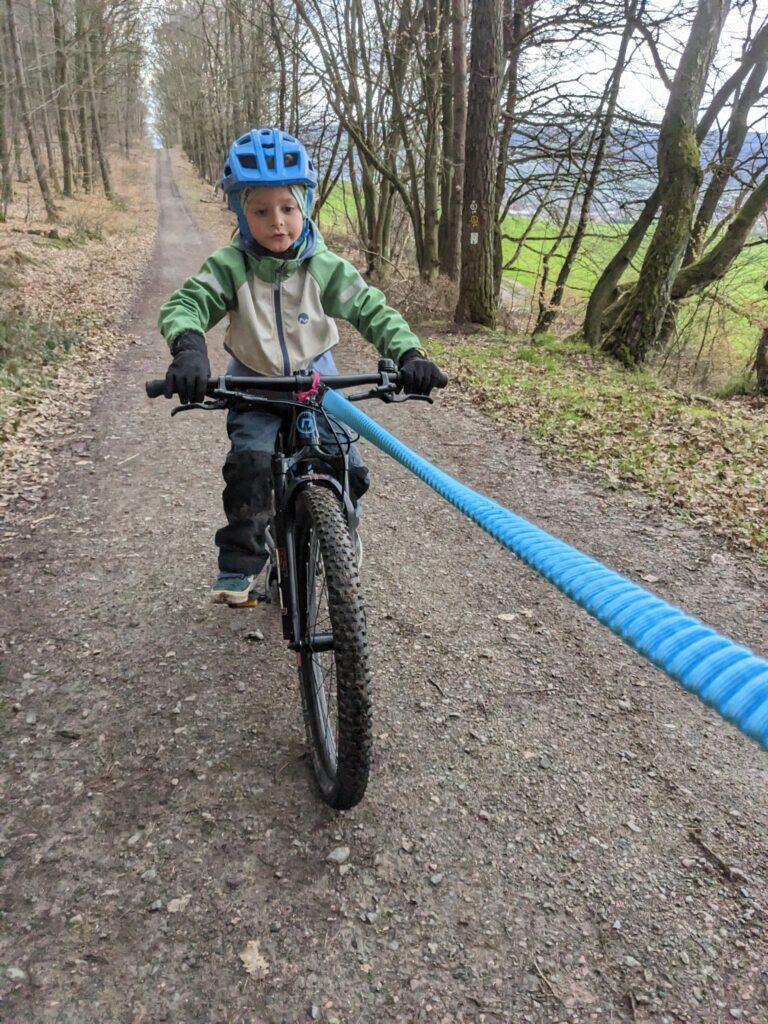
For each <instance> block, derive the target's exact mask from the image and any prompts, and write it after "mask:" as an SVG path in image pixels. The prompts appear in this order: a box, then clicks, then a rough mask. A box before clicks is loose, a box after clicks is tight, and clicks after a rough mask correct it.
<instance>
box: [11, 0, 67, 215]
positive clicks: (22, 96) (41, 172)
mask: <svg viewBox="0 0 768 1024" xmlns="http://www.w3.org/2000/svg"><path fill="white" fill-rule="evenodd" d="M5 2H6V10H7V12H8V35H9V38H10V43H11V53H12V55H13V64H14V71H15V72H16V85H17V91H18V96H19V104H20V106H21V120H22V123H23V125H24V130H25V132H26V134H27V144H28V145H29V153H30V156H31V157H32V166H33V167H34V170H35V176H36V177H37V183H38V185H39V186H40V193H41V195H42V197H43V203H44V204H45V212H46V214H47V216H48V220H56V207H55V205H54V202H53V198H52V197H51V191H50V188H49V187H48V174H47V172H46V168H45V167H44V166H43V162H42V159H41V157H40V151H39V150H38V148H37V139H36V138H35V133H34V128H33V125H32V113H31V111H30V107H29V97H28V95H27V86H26V80H25V77H24V64H23V61H22V58H21V46H20V44H19V36H18V33H17V31H16V18H15V13H14V9H13V0H5Z"/></svg>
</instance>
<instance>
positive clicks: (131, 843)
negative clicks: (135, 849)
mask: <svg viewBox="0 0 768 1024" xmlns="http://www.w3.org/2000/svg"><path fill="white" fill-rule="evenodd" d="M140 839H141V832H134V833H133V835H132V836H131V838H130V839H129V840H128V846H135V845H136V844H137V843H138V841H139V840H140Z"/></svg>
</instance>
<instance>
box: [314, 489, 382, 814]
mask: <svg viewBox="0 0 768 1024" xmlns="http://www.w3.org/2000/svg"><path fill="white" fill-rule="evenodd" d="M295 541H296V548H295V550H296V565H297V581H298V598H299V619H300V634H301V637H300V638H301V641H302V642H303V644H304V645H305V649H304V650H302V651H301V652H300V655H299V666H298V669H299V684H300V687H301V698H302V707H303V711H304V723H305V728H306V733H307V743H308V745H309V750H310V754H311V758H312V767H313V770H314V775H315V779H316V781H317V784H318V787H319V789H320V795H321V796H322V798H323V800H325V802H326V803H328V804H330V806H331V807H335V808H337V809H339V810H346V809H348V808H350V807H354V806H355V804H356V803H358V802H359V801H360V800H361V799H362V797H363V794H364V793H365V789H366V786H367V784H368V773H369V767H370V757H371V707H370V694H369V688H370V671H369V668H368V642H367V637H366V626H365V609H364V607H363V601H362V596H361V592H360V580H359V576H358V570H357V559H356V556H355V549H354V546H353V544H352V540H351V538H350V535H349V530H348V528H347V522H346V517H345V515H344V512H343V510H342V507H341V504H340V502H339V500H338V498H337V496H336V494H335V493H334V492H333V491H332V490H330V489H329V488H326V487H322V486H310V487H306V488H305V489H304V490H302V491H301V492H300V493H299V495H298V497H297V503H296V530H295ZM330 632H332V634H333V649H332V650H324V651H314V652H312V651H309V650H307V649H306V645H308V644H309V643H311V638H312V637H313V636H315V637H316V636H318V635H321V636H326V637H327V635H328V633H330Z"/></svg>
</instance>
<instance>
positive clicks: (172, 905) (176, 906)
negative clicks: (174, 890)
mask: <svg viewBox="0 0 768 1024" xmlns="http://www.w3.org/2000/svg"><path fill="white" fill-rule="evenodd" d="M191 899H192V896H191V895H188V896H178V897H177V898H176V899H173V900H168V913H169V914H180V913H181V912H182V910H186V909H187V907H188V906H189V901H190V900H191Z"/></svg>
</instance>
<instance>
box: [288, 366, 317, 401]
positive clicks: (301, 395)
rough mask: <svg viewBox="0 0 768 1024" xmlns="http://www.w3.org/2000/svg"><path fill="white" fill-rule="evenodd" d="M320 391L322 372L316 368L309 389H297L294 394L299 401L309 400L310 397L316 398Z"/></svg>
mask: <svg viewBox="0 0 768 1024" xmlns="http://www.w3.org/2000/svg"><path fill="white" fill-rule="evenodd" d="M319 391H320V374H319V373H318V372H317V370H315V372H314V374H313V376H312V383H311V385H310V387H309V391H297V392H296V394H295V395H294V397H295V399H296V401H297V402H308V401H309V400H310V398H314V397H315V395H316V394H317V393H318V392H319Z"/></svg>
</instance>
